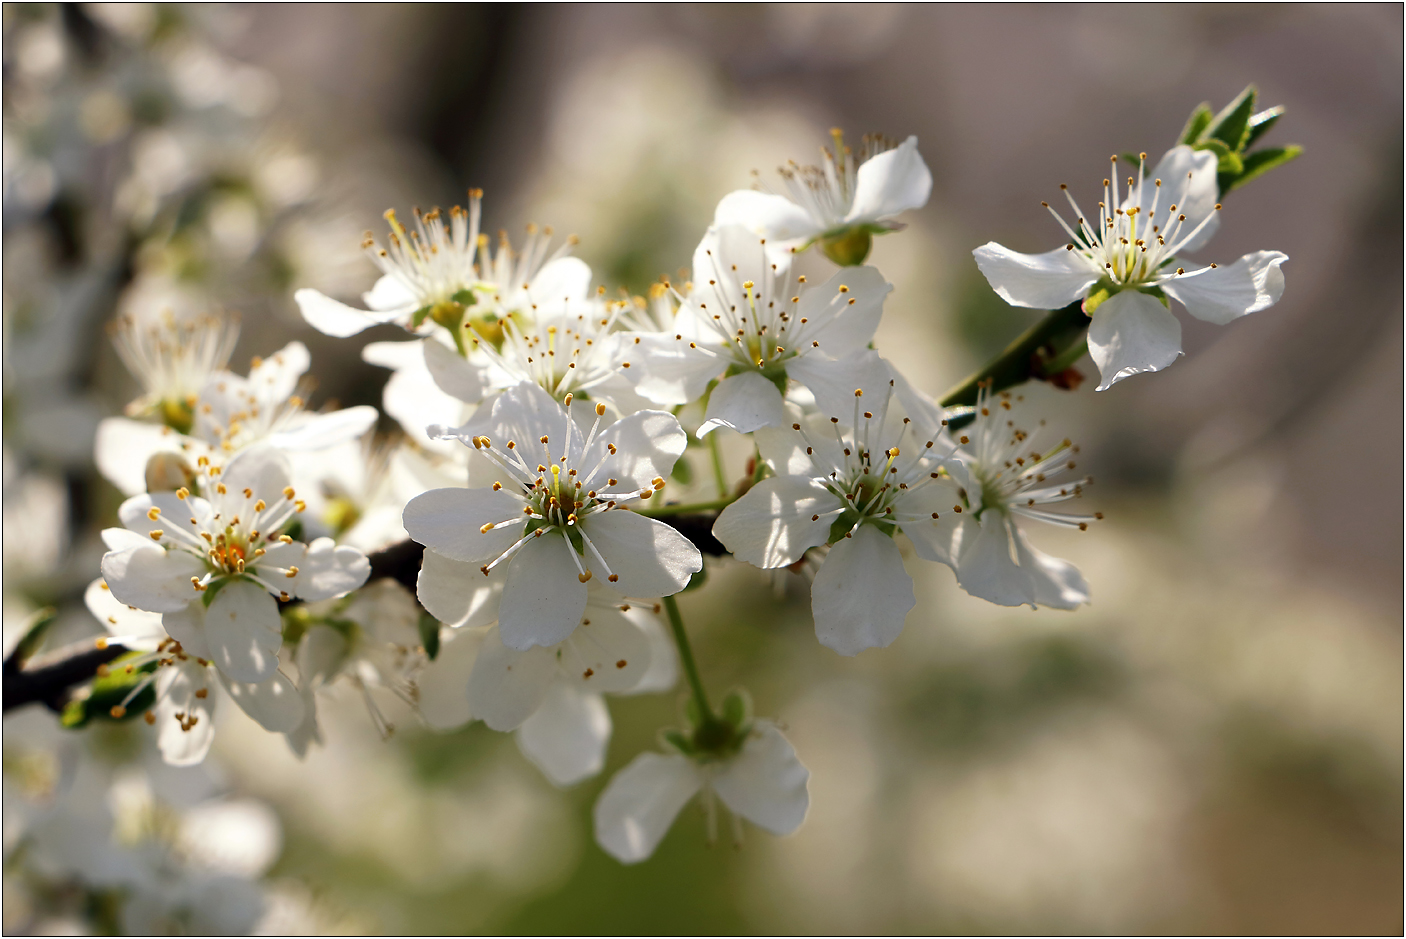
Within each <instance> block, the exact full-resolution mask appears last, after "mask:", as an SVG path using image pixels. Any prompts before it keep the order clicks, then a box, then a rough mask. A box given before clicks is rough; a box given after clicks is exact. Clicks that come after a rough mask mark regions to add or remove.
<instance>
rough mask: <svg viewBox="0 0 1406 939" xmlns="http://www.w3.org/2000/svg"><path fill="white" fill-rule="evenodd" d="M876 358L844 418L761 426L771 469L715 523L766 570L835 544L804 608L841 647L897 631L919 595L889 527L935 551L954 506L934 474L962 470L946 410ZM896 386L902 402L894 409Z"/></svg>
mask: <svg viewBox="0 0 1406 939" xmlns="http://www.w3.org/2000/svg"><path fill="white" fill-rule="evenodd" d="M873 366H874V367H873V368H871V374H870V375H869V376H868V377H867V379H866V380H865V381H864V383H863V385H862V386H861V387H860V388H857V389H855V390H853V391H852V392H851V396H850V402H851V406H850V408H849V409H848V410H847V411H846V412H845V413H844V414H843V415H840V414H835V413H830V414H826V413H825V412H823V411H822V412H820V413H818V414H812V415H809V416H802V415H801V414H800V413H799V412H795V413H793V418H794V419H793V420H792V422H791V423H790V425H789V427H783V428H773V429H769V430H766V431H759V432H758V433H757V437H756V439H757V446H758V448H759V449H760V451H761V455H762V457H763V458H764V459H766V461H767V463H768V464H769V465H770V466H771V468H772V469H773V471H774V472H775V473H776V475H775V476H772V477H770V478H768V479H764V480H762V481H761V482H759V483H757V484H756V485H755V486H753V487H752V488H751V489H749V490H748V491H747V492H746V494H744V495H743V496H742V498H740V499H738V500H737V501H736V502H734V503H732V504H731V505H729V506H728V507H727V508H725V509H723V511H722V513H721V514H720V515H719V516H718V520H717V522H716V523H714V525H713V533H714V534H715V535H716V536H717V537H718V540H720V541H721V542H722V543H723V544H724V545H725V546H726V547H727V548H728V550H729V551H731V552H732V553H733V554H734V555H736V556H737V558H738V559H739V560H743V561H747V562H748V563H750V564H754V565H756V566H757V567H761V568H778V567H787V566H790V565H792V564H795V563H796V562H798V561H800V560H801V559H802V558H803V557H805V554H806V552H807V551H808V550H809V549H811V548H813V547H817V546H820V545H830V546H831V547H830V551H829V553H828V554H827V555H826V556H825V558H824V560H823V561H822V562H821V563H820V565H819V569H818V571H817V573H816V575H815V580H814V582H813V583H812V585H811V610H812V613H813V615H814V618H815V632H816V636H817V637H818V638H819V639H820V641H821V643H822V644H824V645H826V646H828V647H829V648H831V649H834V650H835V651H836V652H839V653H840V654H841V655H855V654H857V653H859V652H860V651H862V650H864V649H868V648H872V647H874V646H887V645H888V644H890V643H891V642H893V640H894V639H896V638H898V634H899V633H900V632H902V630H903V622H904V619H905V617H906V616H907V614H908V611H909V610H911V609H912V608H913V606H914V604H915V602H916V601H915V600H914V595H913V580H912V578H911V577H910V576H909V575H908V573H907V572H906V571H905V570H904V568H903V558H902V556H901V554H900V553H899V549H898V546H897V545H896V544H895V543H894V539H893V536H894V535H895V534H897V533H898V532H900V531H901V532H903V533H904V534H907V535H908V536H909V537H910V538H911V539H912V541H913V543H914V545H915V546H917V547H918V553H919V554H920V555H922V556H924V557H930V555H931V552H930V551H928V550H927V545H928V544H929V543H930V542H932V541H933V540H934V539H936V538H938V537H939V532H940V531H941V529H940V528H939V525H940V524H942V523H941V521H940V520H941V519H943V518H945V516H946V515H947V514H949V513H950V512H951V510H952V502H951V497H950V495H949V493H948V490H947V489H945V488H943V487H941V486H940V485H939V483H940V482H941V481H942V480H943V479H944V478H946V477H948V476H949V475H955V476H956V477H957V478H959V479H962V478H964V477H965V471H964V469H963V467H962V464H961V463H960V462H958V461H957V460H955V459H953V451H954V448H953V447H952V445H951V444H950V443H949V442H947V441H946V440H945V438H944V436H943V434H942V424H943V423H944V421H943V420H942V412H941V410H940V409H938V408H937V407H936V406H935V405H931V404H930V403H929V402H926V401H925V400H924V399H923V398H922V397H921V396H920V395H919V394H918V393H917V392H916V391H914V390H913V389H912V388H911V387H910V386H909V385H908V384H907V382H906V381H904V380H903V379H902V377H901V376H898V375H897V374H896V373H891V371H890V369H889V368H888V367H887V365H886V363H883V362H882V360H877V358H876V359H875V361H874V363H873ZM895 388H896V389H897V390H898V391H899V392H900V394H901V396H902V398H903V399H904V400H903V404H904V406H905V407H903V408H900V407H890V403H891V398H892V397H893V395H894V391H895ZM866 389H867V390H866ZM905 409H906V410H907V411H909V414H910V415H911V416H905V415H903V414H901V413H900V411H901V410H905ZM931 559H933V560H940V558H935V557H932V558H931Z"/></svg>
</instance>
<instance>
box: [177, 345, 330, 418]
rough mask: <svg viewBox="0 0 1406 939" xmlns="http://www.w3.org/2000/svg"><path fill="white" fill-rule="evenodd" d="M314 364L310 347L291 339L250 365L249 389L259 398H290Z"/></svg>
mask: <svg viewBox="0 0 1406 939" xmlns="http://www.w3.org/2000/svg"><path fill="white" fill-rule="evenodd" d="M311 364H312V356H311V355H309V354H308V347H307V346H305V345H303V344H302V343H301V342H297V341H294V342H290V343H288V345H286V346H284V347H283V348H282V349H279V350H278V351H277V352H275V353H274V354H273V355H271V356H269V357H268V358H265V359H261V360H260V361H259V364H258V365H256V366H254V367H253V368H251V369H249V377H248V379H246V381H247V382H248V385H249V390H250V391H252V392H253V393H254V394H255V395H257V396H258V398H259V400H260V401H267V402H273V403H282V402H284V401H287V400H288V399H289V398H290V397H292V395H293V392H294V391H296V390H297V388H298V381H299V380H300V379H301V378H302V377H303V375H304V374H305V373H306V372H307V370H308V366H309V365H311ZM202 397H203V395H202Z"/></svg>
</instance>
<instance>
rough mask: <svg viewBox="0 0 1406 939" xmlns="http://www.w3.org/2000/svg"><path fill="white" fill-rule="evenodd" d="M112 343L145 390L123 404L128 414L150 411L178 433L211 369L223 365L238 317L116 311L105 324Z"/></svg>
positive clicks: (191, 419) (190, 419)
mask: <svg viewBox="0 0 1406 939" xmlns="http://www.w3.org/2000/svg"><path fill="white" fill-rule="evenodd" d="M108 333H109V334H110V335H111V336H112V344H113V346H115V347H116V349H117V354H118V355H119V356H121V358H122V362H123V364H124V365H126V366H127V370H128V371H129V372H131V373H132V376H133V377H134V378H136V379H137V381H139V382H141V384H142V388H143V390H144V391H145V394H143V395H142V396H141V397H140V398H138V399H137V400H135V401H133V402H132V403H131V404H129V405H127V408H126V411H127V414H128V416H130V417H148V416H156V417H157V418H158V419H159V420H160V422H161V423H163V424H165V425H166V426H168V427H171V428H172V429H174V430H177V431H179V432H181V433H186V432H189V431H190V429H191V427H192V426H193V425H194V423H195V407H196V400H197V398H198V397H199V395H200V392H201V390H202V389H204V387H205V383H206V381H208V380H209V378H210V376H211V375H214V374H215V373H216V372H219V371H221V370H223V369H224V367H225V365H226V364H228V362H229V357H230V353H232V352H233V351H234V344H235V342H236V341H237V340H238V339H239V319H238V317H234V316H225V315H222V314H213V313H212V314H206V315H203V316H195V317H188V318H182V319H178V318H177V317H176V316H175V315H174V314H172V313H170V312H167V313H163V314H162V315H161V316H160V317H158V318H157V319H156V320H155V321H145V322H144V321H139V320H138V319H137V318H136V317H133V316H122V317H119V318H118V319H116V320H114V321H113V322H112V323H111V324H109V326H108Z"/></svg>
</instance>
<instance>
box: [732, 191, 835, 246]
mask: <svg viewBox="0 0 1406 939" xmlns="http://www.w3.org/2000/svg"><path fill="white" fill-rule="evenodd" d="M713 225H715V226H717V227H719V228H721V227H723V226H726V225H741V226H742V227H744V228H747V229H748V230H750V231H753V232H755V233H757V234H758V235H764V236H765V237H766V239H767V243H768V244H770V243H771V242H773V241H785V242H794V241H809V240H810V239H811V238H814V237H816V236H818V235H820V234H822V233H823V231H824V225H823V224H821V223H820V222H818V221H817V220H816V219H814V218H812V217H811V215H810V213H809V212H807V211H806V210H805V209H803V208H801V207H800V206H798V205H796V203H794V202H792V201H791V200H790V199H787V198H786V197H785V196H778V195H774V194H772V193H769V192H757V191H756V190H754V189H739V190H737V191H736V192H730V193H728V194H727V195H725V196H723V197H722V201H720V202H719V203H718V207H717V209H716V210H715V211H714V212H713Z"/></svg>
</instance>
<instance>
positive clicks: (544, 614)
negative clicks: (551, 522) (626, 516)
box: [407, 513, 623, 726]
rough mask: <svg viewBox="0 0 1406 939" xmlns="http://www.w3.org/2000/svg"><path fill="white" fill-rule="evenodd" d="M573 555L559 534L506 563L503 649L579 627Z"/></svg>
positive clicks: (581, 592) (582, 589)
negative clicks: (505, 645) (504, 646)
mask: <svg viewBox="0 0 1406 939" xmlns="http://www.w3.org/2000/svg"><path fill="white" fill-rule="evenodd" d="M611 514H613V513H611ZM622 514H623V513H622ZM407 527H409V526H407ZM539 530H540V529H539ZM574 553H575V551H574V549H573V548H572V547H571V546H570V545H569V544H567V543H566V539H565V538H564V537H563V536H562V535H561V534H560V533H559V532H551V533H549V534H544V535H542V536H541V537H538V538H533V539H531V540H530V541H528V542H527V544H526V545H525V546H524V547H523V548H522V550H520V551H519V552H518V553H517V554H516V555H515V556H514V557H513V559H512V560H511V561H508V562H507V563H508V577H507V580H506V581H504V583H503V600H502V602H501V604H499V607H498V628H499V630H501V632H502V636H503V642H504V643H505V644H507V645H508V646H511V647H512V648H514V649H528V648H531V647H532V646H554V645H556V644H557V643H558V642H561V641H562V640H563V639H565V638H566V637H567V636H569V635H571V631H572V630H573V629H575V628H576V627H577V626H578V625H580V623H581V614H582V612H583V611H584V610H585V609H586V585H585V584H584V583H582V582H581V581H580V580H579V579H578V575H579V574H580V570H579V569H578V568H577V567H576V562H575V561H573V560H572V555H573V554H574ZM475 713H478V709H477V708H475ZM490 726H491V725H490Z"/></svg>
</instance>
